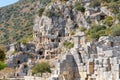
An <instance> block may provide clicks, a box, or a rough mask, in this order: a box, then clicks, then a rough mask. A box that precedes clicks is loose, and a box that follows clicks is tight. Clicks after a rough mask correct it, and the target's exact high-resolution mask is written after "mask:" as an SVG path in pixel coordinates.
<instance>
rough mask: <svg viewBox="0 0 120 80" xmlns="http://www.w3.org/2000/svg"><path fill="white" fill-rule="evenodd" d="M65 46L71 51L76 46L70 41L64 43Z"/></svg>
mask: <svg viewBox="0 0 120 80" xmlns="http://www.w3.org/2000/svg"><path fill="white" fill-rule="evenodd" d="M63 45H64V46H65V47H66V48H68V49H70V48H72V47H73V46H74V44H73V43H71V42H69V41H65V42H64V43H63Z"/></svg>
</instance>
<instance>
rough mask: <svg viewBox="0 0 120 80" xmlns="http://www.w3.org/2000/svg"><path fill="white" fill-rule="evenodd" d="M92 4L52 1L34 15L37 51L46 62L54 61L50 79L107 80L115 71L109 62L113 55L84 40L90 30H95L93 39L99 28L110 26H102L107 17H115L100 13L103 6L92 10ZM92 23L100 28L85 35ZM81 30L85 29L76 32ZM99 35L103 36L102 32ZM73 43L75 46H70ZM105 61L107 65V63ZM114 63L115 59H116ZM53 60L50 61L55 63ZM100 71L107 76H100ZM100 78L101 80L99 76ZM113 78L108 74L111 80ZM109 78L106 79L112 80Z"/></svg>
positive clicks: (103, 11) (83, 0)
mask: <svg viewBox="0 0 120 80" xmlns="http://www.w3.org/2000/svg"><path fill="white" fill-rule="evenodd" d="M91 1H92V0H82V2H81V0H80V1H79V0H74V1H73V0H65V1H61V0H57V1H52V2H51V3H50V4H49V5H48V6H46V7H45V9H44V10H41V12H40V13H39V14H41V15H39V16H38V15H36V18H35V22H34V23H35V24H34V27H33V37H34V42H35V43H36V51H37V52H38V53H39V54H41V55H42V56H44V58H45V59H47V60H51V59H53V60H54V61H55V62H56V63H55V64H54V66H55V68H54V70H53V72H56V73H55V74H52V76H51V78H54V79H56V80H58V79H59V80H91V79H96V80H99V79H100V80H102V79H105V80H107V78H106V77H107V76H108V74H109V71H113V73H114V71H115V69H112V68H111V67H114V66H112V65H111V64H114V63H112V61H109V60H110V59H113V58H112V57H113V55H112V54H113V53H114V52H112V51H111V50H107V51H108V54H107V51H105V54H104V55H103V53H104V50H103V48H100V47H101V45H99V42H95V43H94V42H93V43H90V42H86V41H85V37H86V35H88V34H89V33H90V34H91V33H94V32H93V31H96V30H98V31H96V32H95V35H93V36H92V37H95V38H96V34H97V32H99V30H100V27H101V28H104V26H103V25H105V26H107V27H108V26H111V25H109V24H106V23H104V21H106V20H105V18H106V17H111V18H112V17H114V14H113V13H109V12H110V11H109V10H108V11H107V12H108V13H109V14H106V11H105V10H106V7H104V8H105V10H103V7H102V8H101V7H100V6H98V4H97V5H93V6H95V7H90V4H91ZM96 6H97V7H96ZM113 22H114V21H113ZM118 23H119V22H118ZM93 24H96V25H99V26H95V29H93V31H88V34H86V35H85V33H86V32H85V30H86V31H87V30H89V28H91V27H90V26H91V25H93ZM112 25H113V24H112ZM81 27H82V28H83V29H85V30H79V29H80V28H81ZM92 28H93V27H92ZM92 28H91V29H92ZM105 29H106V27H105ZM81 31H84V32H81ZM102 32H103V33H104V31H102ZM102 32H100V33H98V34H101V33H102ZM102 35H103V34H102ZM73 36H74V37H73ZM88 36H91V35H88ZM100 36H101V35H99V36H98V38H99V37H100ZM73 40H74V47H73V45H72V43H73ZM71 45H72V47H71ZM103 45H104V44H103ZM66 46H67V48H66ZM110 47H111V46H110ZM112 50H113V48H112ZM100 51H101V52H100ZM62 53H64V54H62ZM65 53H66V54H65ZM114 57H116V56H114ZM102 60H103V61H105V63H104V62H103V61H102ZM107 60H108V61H109V62H106V61H107ZM115 60H117V59H116V58H115ZM54 61H51V62H52V63H54ZM114 65H117V67H118V64H116V63H115V64H114ZM98 67H99V69H98ZM103 69H104V70H103ZM99 72H100V73H99ZM103 72H105V74H107V75H104V74H101V73H103ZM103 75H104V77H102V76H103ZM114 76H115V75H111V77H112V78H113V77H114ZM111 77H110V78H109V79H112V78H111Z"/></svg>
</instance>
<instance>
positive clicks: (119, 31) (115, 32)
mask: <svg viewBox="0 0 120 80" xmlns="http://www.w3.org/2000/svg"><path fill="white" fill-rule="evenodd" d="M111 35H112V36H120V25H117V26H115V27H112V29H111Z"/></svg>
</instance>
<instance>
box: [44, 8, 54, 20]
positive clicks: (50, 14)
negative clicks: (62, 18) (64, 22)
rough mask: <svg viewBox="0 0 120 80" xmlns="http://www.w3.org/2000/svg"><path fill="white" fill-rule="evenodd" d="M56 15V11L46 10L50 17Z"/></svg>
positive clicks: (46, 14)
mask: <svg viewBox="0 0 120 80" xmlns="http://www.w3.org/2000/svg"><path fill="white" fill-rule="evenodd" d="M54 15H55V13H54V12H53V11H52V10H50V9H48V10H46V12H45V16H47V17H49V18H51V17H52V16H54Z"/></svg>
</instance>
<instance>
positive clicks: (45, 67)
mask: <svg viewBox="0 0 120 80" xmlns="http://www.w3.org/2000/svg"><path fill="white" fill-rule="evenodd" d="M45 72H48V73H51V69H50V65H49V63H47V62H41V63H39V64H37V65H35V66H34V67H33V68H32V73H33V74H37V73H41V76H42V73H45Z"/></svg>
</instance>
